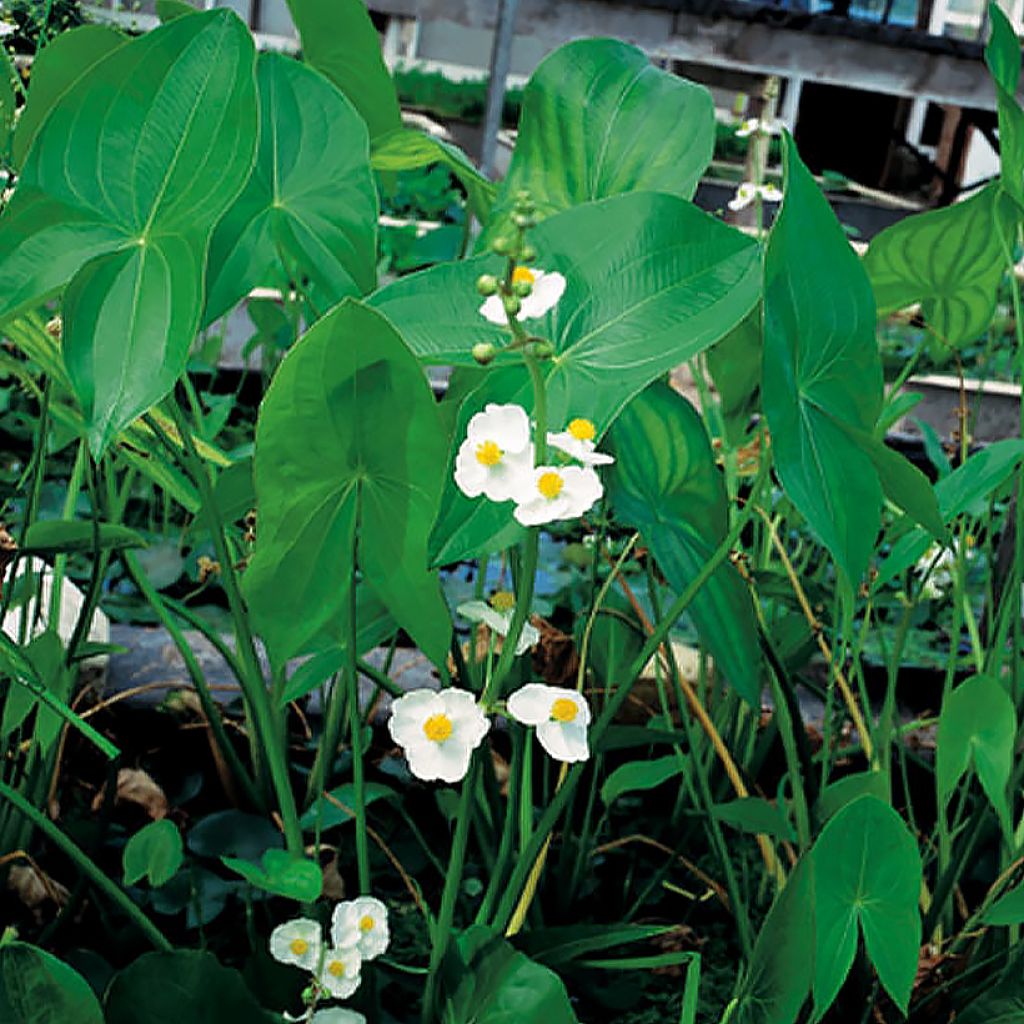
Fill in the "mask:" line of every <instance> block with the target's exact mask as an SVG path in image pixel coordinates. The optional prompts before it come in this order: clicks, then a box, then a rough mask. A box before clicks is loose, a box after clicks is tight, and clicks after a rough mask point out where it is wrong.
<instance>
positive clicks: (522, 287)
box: [512, 281, 533, 299]
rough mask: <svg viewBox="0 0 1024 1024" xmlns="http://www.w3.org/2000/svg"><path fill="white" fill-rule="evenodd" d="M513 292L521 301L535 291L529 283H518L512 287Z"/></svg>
mask: <svg viewBox="0 0 1024 1024" xmlns="http://www.w3.org/2000/svg"><path fill="white" fill-rule="evenodd" d="M512 291H513V292H514V293H515V294H516V295H518V296H519V297H520V298H521V299H525V298H526V296H527V295H529V294H530V292H532V291H533V284H532V283H531V282H529V281H516V283H515V284H513V285H512Z"/></svg>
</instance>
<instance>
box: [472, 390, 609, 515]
mask: <svg viewBox="0 0 1024 1024" xmlns="http://www.w3.org/2000/svg"><path fill="white" fill-rule="evenodd" d="M596 436H597V428H596V427H595V426H594V424H593V423H591V422H590V420H586V419H574V420H572V422H570V423H569V424H568V426H567V427H566V428H565V430H562V431H559V432H556V433H549V434H548V435H547V444H548V446H550V447H551V448H553V449H556V450H557V451H559V452H561V453H562V454H563V455H567V456H568V457H569V459H572V460H575V461H576V462H577V463H579V465H571V464H562V465H555V464H544V465H536V464H535V462H536V457H535V456H536V449H535V446H534V443H533V441H532V440H531V438H530V418H529V416H527V414H526V410H525V409H523V408H522V406H519V405H497V404H495V403H493V402H491V403H489V404H488V405H487V406H486V408H485V409H484V411H483V412H478V413H476V415H474V416H473V417H472V418H471V419H470V421H469V423H468V425H467V428H466V438H465V440H464V441H463V442H462V444H461V445H460V446H459V451H458V453H457V455H456V456H455V483H456V486H457V487H458V488H459V490H460V491H462V493H463V494H465V495H466V496H467V497H469V498H477V497H479V496H480V495H481V494H482V495H483V496H484V497H486V498H488V499H489V500H490V501H514V502H515V505H516V507H515V511H514V513H513V515H514V516H515V518H516V519H517V520H518V521H519V522H520V523H522V524H523V526H540V525H541V524H543V523H551V522H554V521H555V520H557V519H576V518H578V517H579V516H581V515H583V513H584V512H586V511H587V510H588V509H589V508H591V506H593V504H594V502H596V501H597V500H598V498H600V497H601V495H602V494H603V493H604V488H603V487H602V486H601V481H600V479H599V478H598V475H597V473H596V472H595V471H594V468H593V467H594V466H600V465H606V464H608V463H610V462H614V459H613V458H612V457H611V456H610V455H606V454H604V453H603V452H599V451H597V447H596V445H595V442H594V439H595V438H596Z"/></svg>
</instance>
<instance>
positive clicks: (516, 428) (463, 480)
mask: <svg viewBox="0 0 1024 1024" xmlns="http://www.w3.org/2000/svg"><path fill="white" fill-rule="evenodd" d="M532 469H533V445H532V444H531V443H530V417H529V416H527V415H526V410H525V409H524V408H523V407H522V406H521V405H497V404H495V403H494V402H489V403H488V404H487V406H486V407H485V408H484V411H483V412H478V413H476V414H475V415H474V416H472V417H471V418H470V421H469V423H468V424H467V426H466V440H465V441H463V442H462V444H461V445H460V446H459V451H458V454H457V455H456V456H455V484H456V486H457V487H458V488H459V490H460V491H462V493H463V494H465V495H466V497H468V498H476V497H478V496H479V495H481V494H483V495H485V496H486V497H487V498H490V500H491V501H508V500H509V499H510V498H512V497H513V496H514V495H515V494H516V492H517V491H518V490H519V488H520V487H521V485H522V481H523V479H524V478H525V477H527V476H528V475H529V473H530V471H531V470H532Z"/></svg>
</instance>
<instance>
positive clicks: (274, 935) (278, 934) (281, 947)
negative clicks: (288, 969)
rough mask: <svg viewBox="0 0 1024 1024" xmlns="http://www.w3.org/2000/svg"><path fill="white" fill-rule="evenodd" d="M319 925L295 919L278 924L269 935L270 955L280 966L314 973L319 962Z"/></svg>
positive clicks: (306, 920)
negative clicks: (288, 965) (285, 965)
mask: <svg viewBox="0 0 1024 1024" xmlns="http://www.w3.org/2000/svg"><path fill="white" fill-rule="evenodd" d="M320 946H321V939H320V924H319V922H318V921H311V920H310V919H309V918H308V917H297V918H295V919H294V920H292V921H285V923H284V924H279V925H278V926H277V927H276V928H275V929H274V930H273V931H272V932H271V933H270V955H271V956H272V957H273V958H274V959H275V960H277V961H279V962H280V963H282V964H293V965H294V966H296V967H301V968H302V969H303V970H306V971H311V972H312V971H315V970H316V968H317V964H319V962H320Z"/></svg>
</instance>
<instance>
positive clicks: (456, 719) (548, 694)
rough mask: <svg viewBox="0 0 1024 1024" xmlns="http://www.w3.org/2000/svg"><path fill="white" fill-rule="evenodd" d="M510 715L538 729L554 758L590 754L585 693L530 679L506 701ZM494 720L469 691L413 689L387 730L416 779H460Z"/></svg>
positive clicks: (393, 712)
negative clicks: (401, 750) (491, 720)
mask: <svg viewBox="0 0 1024 1024" xmlns="http://www.w3.org/2000/svg"><path fill="white" fill-rule="evenodd" d="M507 710H508V713H509V715H510V716H511V717H512V718H514V719H515V720H516V721H517V722H520V723H521V724H523V725H528V726H533V727H535V728H536V730H537V739H538V740H539V741H540V745H541V746H542V747H543V748H544V749H545V750H546V751H547V752H548V754H549V755H550V756H551V757H553V758H554V759H555V760H556V761H585V760H586V759H587V758H588V757H589V756H590V747H589V745H588V743H587V727H588V726H589V725H590V708H589V706H588V705H587V702H586V700H585V699H584V698H583V696H582V695H581V694H579V693H577V692H576V691H575V690H570V689H567V688H566V687H563V686H547V685H545V684H543V683H529V684H527V685H526V686H524V687H522V688H521V689H519V690H516V692H515V693H513V694H512V696H511V697H509V699H508V704H507ZM490 727H491V723H490V721H489V720H488V718H487V715H486V713H485V710H484V708H482V707H481V706H480V705H479V704H478V703H477V701H476V698H475V697H474V696H473V694H471V693H469V692H468V691H467V690H459V689H456V688H454V687H450V688H448V689H445V690H437V691H435V690H426V689H422V690H411V691H410V692H409V693H407V694H405V695H404V696H403V697H399V698H398V700H396V701H395V702H394V704H392V705H391V718H390V719H389V721H388V730H389V731H390V733H391V738H392V739H393V740H394V741H395V742H396V743H397V744H398V745H399V746H400V747H401V748H402V749H403V751H404V752H405V756H406V759H407V760H408V762H409V771H411V772H412V773H413V775H415V776H416V777H417V778H418V779H423V780H424V781H425V782H433V781H435V780H438V779H440V780H441V781H442V782H458V781H459V780H460V779H462V778H464V777H465V775H466V772H467V771H468V770H469V762H470V758H471V757H472V756H473V751H474V750H476V748H477V747H478V746H480V744H481V743H482V742H483V739H484V737H485V736H486V735H487V732H488V730H489V729H490Z"/></svg>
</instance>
